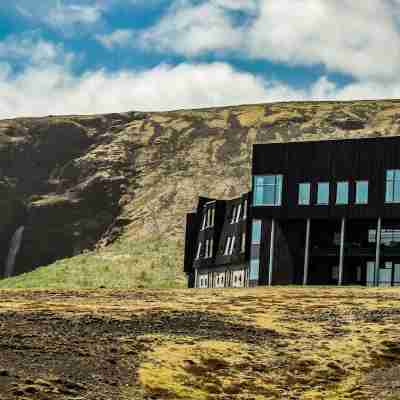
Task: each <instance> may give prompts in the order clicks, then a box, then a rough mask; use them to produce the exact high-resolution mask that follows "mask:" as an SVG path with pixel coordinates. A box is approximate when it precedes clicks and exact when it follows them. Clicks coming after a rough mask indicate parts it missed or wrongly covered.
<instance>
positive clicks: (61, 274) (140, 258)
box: [0, 238, 186, 289]
mask: <svg viewBox="0 0 400 400" xmlns="http://www.w3.org/2000/svg"><path fill="white" fill-rule="evenodd" d="M182 251H183V250H182V244H181V243H180V242H177V241H173V240H161V239H147V240H135V241H130V240H127V239H126V238H124V239H121V240H119V241H117V242H115V243H114V244H112V245H111V246H109V247H107V248H105V249H101V250H97V251H92V252H87V253H84V254H81V255H78V256H75V257H71V258H68V259H64V260H60V261H57V262H55V263H54V264H51V265H49V266H46V267H40V268H38V269H36V270H34V271H32V272H29V273H26V274H23V275H19V276H16V277H13V278H9V279H4V280H1V281H0V289H18V288H21V289H22V288H41V289H46V288H52V289H81V288H82V289H84V288H88V289H90V288H120V289H129V288H135V287H136V288H137V287H139V288H140V287H143V288H179V287H184V286H185V284H186V281H185V277H184V275H183V272H182V269H183V266H182V264H181V262H179V261H178V260H180V254H182Z"/></svg>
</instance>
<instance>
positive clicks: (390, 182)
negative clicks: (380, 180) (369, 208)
mask: <svg viewBox="0 0 400 400" xmlns="http://www.w3.org/2000/svg"><path fill="white" fill-rule="evenodd" d="M385 201H386V203H400V170H399V169H389V170H387V171H386V195H385Z"/></svg>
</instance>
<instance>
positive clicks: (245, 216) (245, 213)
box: [243, 200, 247, 219]
mask: <svg viewBox="0 0 400 400" xmlns="http://www.w3.org/2000/svg"><path fill="white" fill-rule="evenodd" d="M246 218H247V200H245V201H244V204H243V219H246Z"/></svg>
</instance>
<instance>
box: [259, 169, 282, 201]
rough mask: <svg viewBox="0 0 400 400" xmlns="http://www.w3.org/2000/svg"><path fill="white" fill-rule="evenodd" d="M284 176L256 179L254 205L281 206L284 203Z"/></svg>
mask: <svg viewBox="0 0 400 400" xmlns="http://www.w3.org/2000/svg"><path fill="white" fill-rule="evenodd" d="M282 183H283V175H265V176H255V177H254V205H255V206H280V205H281V203H282Z"/></svg>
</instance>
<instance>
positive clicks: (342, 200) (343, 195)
mask: <svg viewBox="0 0 400 400" xmlns="http://www.w3.org/2000/svg"><path fill="white" fill-rule="evenodd" d="M348 203H349V182H338V183H337V186H336V204H348Z"/></svg>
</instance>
